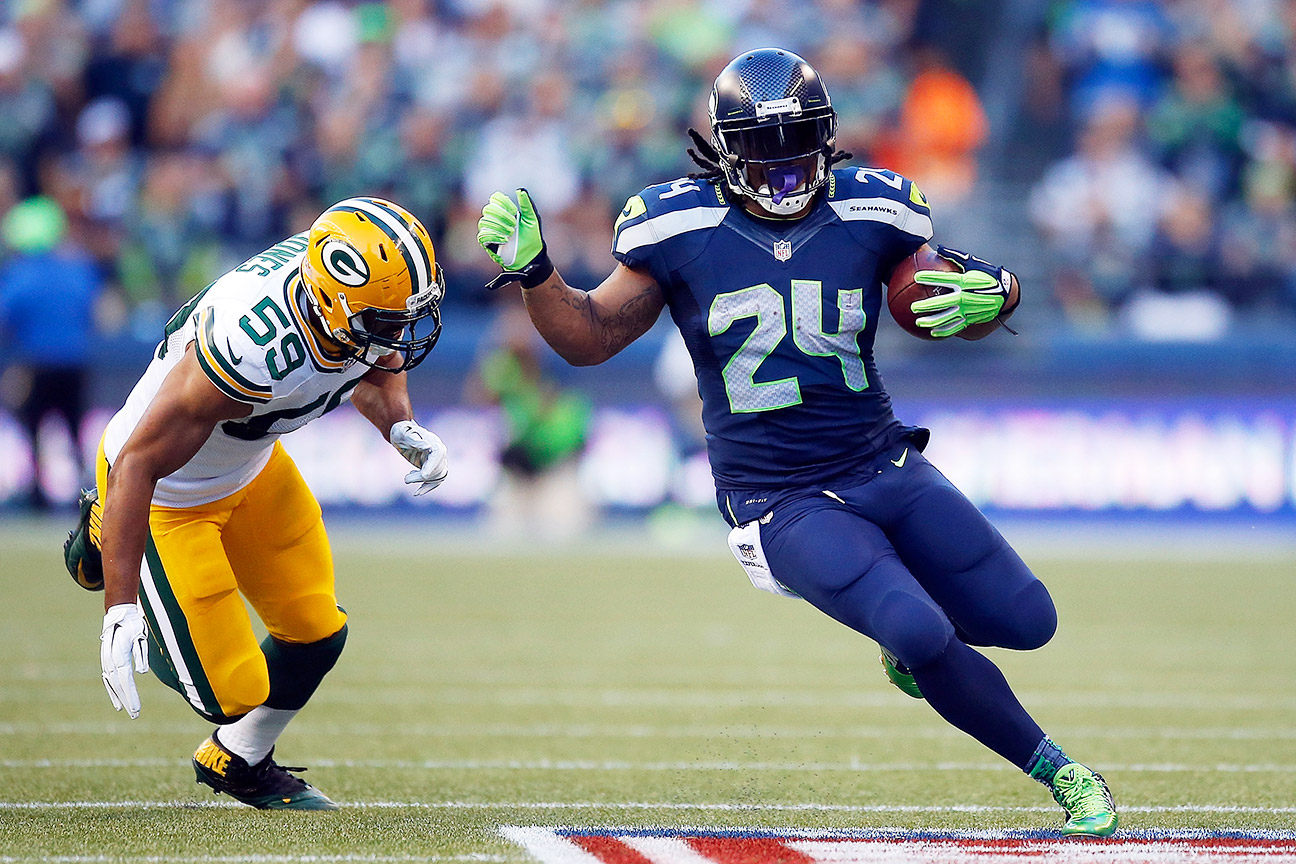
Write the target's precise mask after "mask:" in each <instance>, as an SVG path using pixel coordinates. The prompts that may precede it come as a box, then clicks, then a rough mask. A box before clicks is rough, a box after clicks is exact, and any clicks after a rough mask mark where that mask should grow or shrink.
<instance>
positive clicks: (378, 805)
mask: <svg viewBox="0 0 1296 864" xmlns="http://www.w3.org/2000/svg"><path fill="white" fill-rule="evenodd" d="M339 803H340V804H341V806H342V808H343V809H356V810H555V811H563V810H615V811H653V810H663V811H693V812H704V813H705V812H715V813H763V812H769V813H805V812H810V813H987V812H993V813H1057V809H1058V808H1057V807H1008V806H993V805H985V804H950V805H905V804H820V803H797V804H734V803H684V802H653V801H630V802H625V801H612V802H600V801H510V802H505V801H351V802H339ZM242 806H244V805H242V804H238V803H236V802H233V801H203V802H198V801H0V810H170V809H197V810H206V809H230V808H238V807H242ZM1120 812H1122V813H1146V814H1160V813H1207V814H1231V815H1261V816H1272V815H1289V814H1296V807H1244V806H1238V805H1233V804H1175V805H1167V806H1159V807H1131V806H1122V807H1121V808H1120Z"/></svg>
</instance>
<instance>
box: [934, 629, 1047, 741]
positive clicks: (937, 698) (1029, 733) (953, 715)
mask: <svg viewBox="0 0 1296 864" xmlns="http://www.w3.org/2000/svg"><path fill="white" fill-rule="evenodd" d="M912 672H913V676H914V680H915V681H917V682H918V687H919V688H920V689H921V690H922V692H923V696H924V697H926V699H927V703H928V704H929V705H931V706H932V708H934V709H935V710H936V713H937V714H939V715H941V716H942V717H944V718H945V719H946V720H947V721H948V722H949V723H950V724H951V725H952V726H955V727H957V728H958V729H962V730H963V731H964V732H966V733H967V734H969V735H971V736H972V737H973V738H975V739H976V740H978V741H980V742H981V743H982V744H984V745H985V746H986V747H989V748H990V749H991V750H993V751H994V752H996V753H998V754H999V755H1000V756H1002V757H1003V758H1005V759H1007V760H1008V761H1009V762H1011V763H1012V764H1014V765H1017V766H1021V765H1025V764H1026V763H1027V762H1028V761H1029V760H1032V759H1033V754H1034V751H1035V749H1036V747H1037V745H1038V744H1039V741H1040V739H1041V738H1043V737H1044V730H1043V729H1041V728H1040V727H1039V724H1038V723H1036V722H1035V721H1034V720H1033V719H1031V716H1030V715H1029V714H1027V713H1026V709H1025V708H1023V707H1022V705H1021V703H1020V702H1018V701H1017V697H1016V696H1014V695H1013V692H1012V688H1010V687H1009V686H1008V681H1007V680H1006V679H1005V678H1004V676H1003V673H1002V672H1000V671H999V667H997V666H995V665H994V663H992V662H990V660H989V659H988V658H986V657H984V656H983V655H981V654H979V653H977V652H976V651H973V650H972V649H971V648H969V647H968V646H966V645H964V644H963V643H962V642H960V641H959V640H957V639H951V640H950V642H949V647H948V648H946V649H945V651H944V653H942V654H941V655H940V656H939V657H937V658H936V659H935V660H932V661H931V662H930V663H927V664H925V665H923V666H921V667H918V668H916V669H913V670H912Z"/></svg>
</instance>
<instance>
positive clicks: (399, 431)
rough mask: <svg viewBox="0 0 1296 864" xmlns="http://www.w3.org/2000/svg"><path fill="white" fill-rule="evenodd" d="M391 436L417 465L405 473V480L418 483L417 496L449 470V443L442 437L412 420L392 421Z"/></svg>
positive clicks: (437, 483) (393, 441) (401, 450)
mask: <svg viewBox="0 0 1296 864" xmlns="http://www.w3.org/2000/svg"><path fill="white" fill-rule="evenodd" d="M388 438H389V439H390V440H391V443H392V446H393V447H395V448H396V449H397V450H399V451H400V454H401V455H402V456H404V457H405V458H406V459H408V460H409V463H410V464H411V465H413V466H414V470H413V471H411V472H409V473H408V474H406V475H405V482H406V483H410V484H413V483H417V484H419V487H418V489H417V490H416V491H415V492H414V497H415V498H417V497H418V496H420V495H422V494H423V493H425V492H431V491H432V490H433V489H435V488H436V487H438V486H440V485H441V481H442V480H445V478H446V474H448V473H449V472H450V466H449V462H448V461H447V459H446V446H445V444H444V443H442V441H441V439H440V438H438V437H437V436H436V435H434V434H432V433H431V432H429V431H428V430H426V429H424V428H423V427H422V426H420V425H418V424H417V423H415V422H414V421H413V420H401V421H400V422H399V423H395V424H393V425H392V427H391V433H390V434H389V435H388Z"/></svg>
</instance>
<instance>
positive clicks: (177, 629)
mask: <svg viewBox="0 0 1296 864" xmlns="http://www.w3.org/2000/svg"><path fill="white" fill-rule="evenodd" d="M144 560H145V561H146V562H147V563H148V570H149V576H150V577H151V578H150V582H151V584H152V587H153V590H154V591H156V592H157V595H158V600H159V601H160V602H161V604H162V609H161V610H160V611H161V613H162V615H164V616H165V617H166V621H167V623H168V624H169V625H170V626H171V632H172V634H174V636H175V642H176V646H177V647H178V648H179V649H180V657H179V658H178V659H179V660H181V661H182V662H183V664H184V666H185V668H186V669H187V671H188V672H189V677H190V678H191V679H192V680H193V686H194V690H195V691H197V694H198V699H199V701H200V702H201V703H202V704H201V705H194V706H193V707H194V708H197V709H198V710H200V711H202V712H203V713H205V714H207V715H210V716H213V717H223V716H224V712H222V711H221V707H220V702H219V701H218V700H217V699H216V693H215V692H214V691H213V690H212V686H211V682H210V681H208V680H207V675H206V673H205V672H204V671H203V666H202V661H201V660H200V659H199V658H198V649H197V647H196V646H195V645H194V642H193V636H192V635H191V634H190V632H189V620H188V619H187V618H185V614H184V610H183V609H182V608H181V607H180V601H179V600H177V599H176V596H175V592H174V591H172V590H171V583H170V582H169V581H168V580H167V575H166V568H165V567H164V566H163V564H162V556H161V555H159V554H158V551H157V546H156V545H154V543H153V535H152V533H150V534H149V535H148V536H147V537H146V538H145V544H144ZM140 596H141V597H144V598H145V605H146V610H147V612H148V615H149V623H150V626H152V627H156V626H157V624H158V617H157V612H158V611H159V610H155V609H153V608H152V606H151V604H149V603H148V597H147V593H146V592H143V591H141V592H140ZM154 632H155V633H157V634H158V635H159V637H161V635H162V634H163V632H164V631H163V630H161V629H155V630H154ZM158 643H159V645H160V646H161V647H162V648H163V650H164V651H165V650H166V647H167V646H166V640H165V639H163V638H159V639H158ZM166 653H167V656H168V659H169V660H171V662H172V664H173V665H175V661H176V659H177V658H174V657H171V656H170V652H169V651H168V652H166ZM177 681H178V678H177ZM181 687H182V688H183V684H182V685H181ZM185 696H186V698H188V694H187V693H186V694H185ZM190 702H191V704H192V700H190Z"/></svg>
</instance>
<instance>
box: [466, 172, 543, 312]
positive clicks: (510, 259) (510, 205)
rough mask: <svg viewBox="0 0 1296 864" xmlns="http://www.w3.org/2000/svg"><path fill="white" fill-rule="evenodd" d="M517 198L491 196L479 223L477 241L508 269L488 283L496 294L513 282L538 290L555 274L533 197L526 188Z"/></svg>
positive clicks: (517, 193)
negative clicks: (538, 287)
mask: <svg viewBox="0 0 1296 864" xmlns="http://www.w3.org/2000/svg"><path fill="white" fill-rule="evenodd" d="M516 195H517V201H516V202H514V200H513V199H512V198H510V197H509V196H508V195H505V194H504V193H503V192H496V193H494V194H493V195H491V197H490V201H488V202H486V206H485V207H483V208H482V215H481V219H480V220H478V222H477V242H478V243H479V244H481V247H482V248H483V249H485V250H486V254H487V255H489V256H490V257H491V259H492V260H493V261H494V262H495V263H496V264H498V265H499V266H500V267H502V268H503V269H504V272H503V273H501V274H500V275H499V276H496V277H495V278H494V279H492V280H491V281H490V283H489V284H487V286H486V287H487V288H489V289H490V290H492V291H493V290H495V289H496V288H499V287H501V286H503V285H507V284H508V283H510V282H521V283H522V287H523V288H534V287H535V286H536V285H539V284H540V283H541V282H543V281H545V280H546V279H548V278H549V276H550V274H552V273H553V264H551V263H549V255H548V254H547V252H546V250H545V242H544V237H543V235H542V234H541V231H540V214H539V213H537V212H536V209H535V205H534V204H532V203H531V195H530V194H529V193H528V192H527V190H525V189H518V190H517V192H516Z"/></svg>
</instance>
